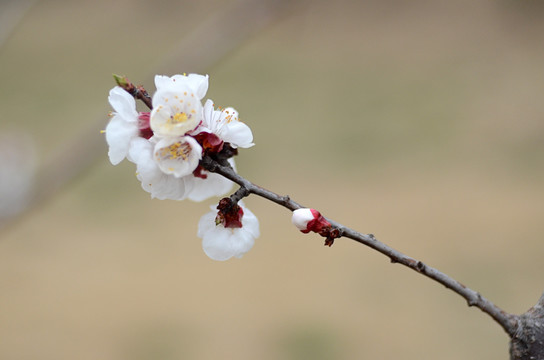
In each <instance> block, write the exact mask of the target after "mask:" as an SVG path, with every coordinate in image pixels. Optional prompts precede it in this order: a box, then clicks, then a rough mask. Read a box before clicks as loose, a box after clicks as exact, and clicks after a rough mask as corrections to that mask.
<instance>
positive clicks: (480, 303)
mask: <svg viewBox="0 0 544 360" xmlns="http://www.w3.org/2000/svg"><path fill="white" fill-rule="evenodd" d="M200 164H201V166H202V167H203V168H204V169H206V170H208V171H211V172H215V173H218V174H220V175H223V176H224V177H226V178H227V179H229V180H231V181H233V182H235V183H237V184H238V185H240V186H241V189H244V190H242V191H240V190H239V191H237V194H239V193H241V192H243V193H244V194H245V196H247V195H249V194H255V195H258V196H260V197H263V198H265V199H267V200H270V201H272V202H274V203H276V204H278V205H280V206H283V207H285V208H287V209H289V210H291V211H294V210H296V209H299V208H303V207H304V206H302V205H301V204H299V203H297V202H295V201H293V200H291V198H290V197H289V196H287V195H285V196H281V195H278V194H276V193H274V192H272V191H270V190H267V189H264V188H262V187H260V186H258V185H255V184H253V183H252V182H250V181H248V180H246V179H245V178H243V177H242V176H240V175H238V174H237V173H236V172H235V171H234V169H233V168H232V167H231V166H230V164H228V163H227V162H226V161H225V160H223V159H218V158H212V157H210V156H208V155H206V156H204V157H203V159H202V160H201V163H200ZM327 220H328V221H329V222H330V223H331V225H332V227H333V229H337V230H338V232H339V236H343V237H347V238H350V239H352V240H354V241H357V242H358V243H361V244H363V245H366V246H368V247H370V248H372V249H374V250H376V251H378V252H380V253H382V254H383V255H385V256H387V257H389V258H390V259H391V262H392V263H399V264H402V265H404V266H407V267H409V268H410V269H412V270H414V271H416V272H418V273H420V274H421V275H424V276H426V277H428V278H430V279H432V280H434V281H436V282H438V283H440V284H442V285H444V286H445V287H446V288H448V289H450V290H452V291H453V292H455V293H457V294H458V295H460V296H461V297H463V298H464V299H465V300H466V301H467V304H468V306H475V307H477V308H479V309H480V310H482V311H483V312H484V313H486V314H488V315H489V316H491V318H493V320H495V321H496V322H497V323H498V324H499V325H501V327H502V328H503V329H504V331H506V333H507V334H508V335H509V336H510V337H511V338H512V337H514V335H515V334H516V331H517V329H518V322H519V317H518V316H517V315H513V314H508V313H506V312H505V311H503V310H501V309H500V308H499V307H498V306H497V305H495V304H493V303H492V302H491V301H489V300H488V299H486V298H484V297H483V296H482V295H480V294H479V293H478V292H476V291H474V290H472V289H469V288H468V287H466V286H465V285H463V284H461V283H460V282H459V281H457V280H455V279H453V278H451V277H450V276H448V275H446V274H444V273H443V272H441V271H439V270H437V269H435V268H433V267H430V266H428V265H426V264H425V263H423V262H421V261H419V260H416V259H414V258H411V257H409V256H406V255H404V254H403V253H401V252H399V251H397V250H395V249H393V248H391V247H389V246H387V245H386V244H384V243H382V242H380V241H378V240H377V239H376V237H374V235H372V234H361V233H359V232H357V231H355V230H353V229H350V228H348V227H346V226H344V225H342V224H340V223H338V222H336V221H333V220H331V219H327ZM543 297H544V296H543Z"/></svg>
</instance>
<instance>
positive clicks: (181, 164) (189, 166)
mask: <svg viewBox="0 0 544 360" xmlns="http://www.w3.org/2000/svg"><path fill="white" fill-rule="evenodd" d="M153 156H154V158H155V161H156V162H157V165H158V166H159V168H160V169H161V170H162V171H163V172H164V173H165V174H172V175H174V176H175V177H183V176H186V175H190V174H192V173H193V171H194V170H195V169H196V168H197V166H198V162H199V161H200V159H202V147H201V146H200V144H199V143H198V142H197V141H196V140H195V139H194V138H193V137H191V136H180V137H166V138H158V142H157V144H156V145H155V149H154V151H153Z"/></svg>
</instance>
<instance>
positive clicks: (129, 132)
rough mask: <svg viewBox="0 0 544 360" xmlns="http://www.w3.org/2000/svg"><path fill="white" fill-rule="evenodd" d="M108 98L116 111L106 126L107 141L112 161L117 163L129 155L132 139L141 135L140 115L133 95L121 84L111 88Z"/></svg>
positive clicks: (114, 163)
mask: <svg viewBox="0 0 544 360" xmlns="http://www.w3.org/2000/svg"><path fill="white" fill-rule="evenodd" d="M108 100H109V102H110V104H111V106H112V107H113V109H114V112H113V117H112V118H111V120H110V122H109V123H108V126H106V130H105V132H106V142H107V143H108V146H109V150H108V156H109V158H110V162H111V163H112V164H113V165H117V164H119V163H120V162H121V161H122V160H123V159H124V158H125V157H126V156H127V155H128V152H129V147H130V143H131V141H132V140H133V139H135V138H137V137H138V136H139V135H140V129H139V122H138V116H139V115H138V112H137V111H136V102H135V101H134V98H133V97H132V95H130V94H129V93H127V92H126V91H125V90H123V89H122V88H121V87H119V86H116V87H114V88H113V89H111V90H110V95H109V96H108Z"/></svg>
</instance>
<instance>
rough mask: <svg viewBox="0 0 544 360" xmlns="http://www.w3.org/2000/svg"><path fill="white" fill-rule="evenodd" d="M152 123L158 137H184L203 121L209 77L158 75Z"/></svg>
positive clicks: (156, 77)
mask: <svg viewBox="0 0 544 360" xmlns="http://www.w3.org/2000/svg"><path fill="white" fill-rule="evenodd" d="M155 85H156V87H157V92H155V94H154V95H153V110H152V111H151V118H150V125H151V129H152V130H153V132H154V133H155V135H157V136H183V135H185V134H186V133H187V132H190V131H192V130H194V129H195V128H196V127H197V126H198V124H200V122H201V121H202V103H201V102H200V101H201V99H202V98H203V97H204V95H206V91H207V90H208V76H203V75H197V74H189V76H185V75H174V76H172V77H167V76H160V75H157V76H155Z"/></svg>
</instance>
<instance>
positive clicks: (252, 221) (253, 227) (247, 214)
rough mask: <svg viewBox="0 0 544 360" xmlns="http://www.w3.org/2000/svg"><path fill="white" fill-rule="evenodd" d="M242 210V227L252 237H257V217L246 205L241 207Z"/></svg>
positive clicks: (258, 234) (258, 232) (258, 233)
mask: <svg viewBox="0 0 544 360" xmlns="http://www.w3.org/2000/svg"><path fill="white" fill-rule="evenodd" d="M242 208H243V210H244V216H243V217H242V224H243V225H244V226H243V227H242V229H245V231H247V232H249V233H250V234H251V235H252V236H253V237H254V238H258V237H259V236H260V235H261V233H260V231H259V219H257V217H256V216H255V214H253V212H252V211H251V210H249V209H248V208H247V207H245V206H243V207H242Z"/></svg>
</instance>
